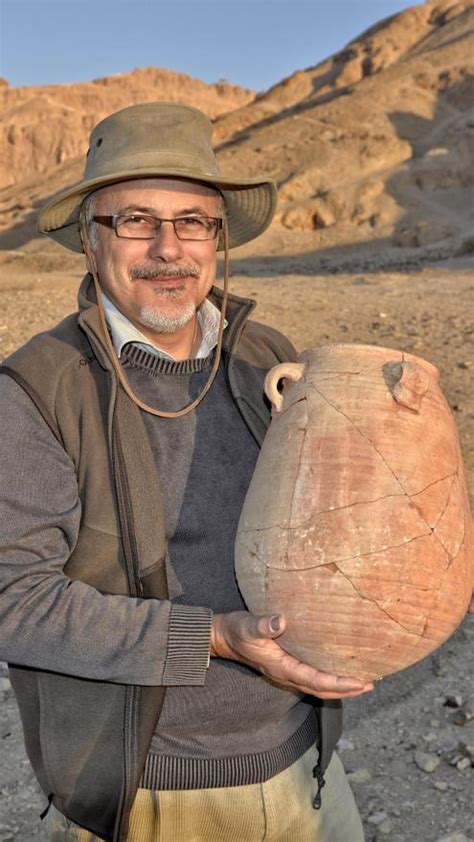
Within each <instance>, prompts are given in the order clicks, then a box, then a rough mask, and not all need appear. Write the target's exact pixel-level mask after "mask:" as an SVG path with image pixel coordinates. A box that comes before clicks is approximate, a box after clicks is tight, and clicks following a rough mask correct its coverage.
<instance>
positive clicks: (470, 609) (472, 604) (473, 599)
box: [467, 590, 474, 614]
mask: <svg viewBox="0 0 474 842" xmlns="http://www.w3.org/2000/svg"><path fill="white" fill-rule="evenodd" d="M467 613H468V614H474V590H473V592H472V596H471V601H470V603H469V605H468V607H467Z"/></svg>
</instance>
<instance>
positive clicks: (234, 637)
mask: <svg viewBox="0 0 474 842" xmlns="http://www.w3.org/2000/svg"><path fill="white" fill-rule="evenodd" d="M285 628H286V621H285V618H284V617H282V616H281V615H280V616H279V615H273V616H272V617H268V616H265V617H256V616H255V614H250V613H249V612H248V611H234V612H232V613H231V614H215V615H214V619H213V623H212V631H211V658H229V659H230V660H232V661H239V662H240V663H242V664H247V666H249V667H253V669H256V670H258V671H259V672H261V673H262V674H263V675H264V676H266V677H267V678H269V679H270V680H271V681H274V682H275V683H277V684H282V685H284V686H285V687H291V688H292V689H293V690H299V691H300V692H301V693H309V694H310V695H311V696H318V697H319V698H320V699H347V698H349V697H350V696H359V695H360V694H361V693H366V692H367V691H368V690H373V687H374V685H373V684H372V682H370V681H369V682H365V683H364V682H363V681H359V680H358V679H357V678H344V677H343V676H338V675H331V674H330V673H327V672H322V671H321V670H317V669H315V668H314V667H310V666H309V664H304V663H302V662H301V661H299V660H298V659H297V658H293V656H292V655H289V654H288V652H285V650H284V649H282V648H281V646H279V645H278V643H277V642H276V640H275V638H276V637H279V636H280V635H281V634H283V632H284V631H285Z"/></svg>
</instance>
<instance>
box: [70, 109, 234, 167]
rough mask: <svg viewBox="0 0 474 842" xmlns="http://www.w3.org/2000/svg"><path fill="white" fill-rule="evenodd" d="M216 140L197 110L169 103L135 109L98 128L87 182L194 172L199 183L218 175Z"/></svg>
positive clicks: (92, 139) (88, 162)
mask: <svg viewBox="0 0 474 842" xmlns="http://www.w3.org/2000/svg"><path fill="white" fill-rule="evenodd" d="M211 138H212V124H211V121H210V120H209V118H208V117H207V116H206V115H205V114H203V113H202V111H198V110H197V109H196V108H192V107H190V106H186V105H178V104H176V103H170V102H147V103H141V104H140V105H132V106H130V107H128V108H123V109H122V110H121V111H117V112H116V113H115V114H111V115H110V116H109V117H106V118H105V119H104V120H102V121H101V122H100V123H98V125H97V126H95V128H94V130H93V131H92V134H91V136H90V146H89V150H88V152H87V159H86V167H85V171H84V179H85V180H89V179H95V178H106V177H107V176H109V175H110V176H111V175H113V174H114V173H118V172H125V171H128V172H131V171H133V170H137V171H145V170H147V169H149V170H150V171H151V170H154V169H174V170H175V171H176V174H177V175H178V174H179V173H180V172H182V173H183V175H186V174H188V173H190V172H193V173H194V174H195V178H196V179H197V180H198V179H199V175H202V176H203V177H209V176H210V177H212V176H217V175H219V168H218V165H217V161H216V157H215V155H214V151H213V149H212V145H211Z"/></svg>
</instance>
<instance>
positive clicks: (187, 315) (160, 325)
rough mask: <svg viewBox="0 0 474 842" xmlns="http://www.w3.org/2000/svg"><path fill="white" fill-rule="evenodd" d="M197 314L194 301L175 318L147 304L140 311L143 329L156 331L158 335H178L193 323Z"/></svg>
mask: <svg viewBox="0 0 474 842" xmlns="http://www.w3.org/2000/svg"><path fill="white" fill-rule="evenodd" d="M195 313H196V306H195V304H193V302H192V301H190V302H189V304H187V305H186V307H185V309H184V310H182V311H181V313H177V314H176V315H175V316H169V315H167V314H166V313H160V312H159V311H158V310H155V308H154V307H151V306H150V305H149V304H147V305H146V306H145V307H142V309H141V310H140V324H142V325H143V327H148V328H151V330H156V332H157V333H176V331H178V330H180V329H181V328H183V327H184V326H185V325H187V324H188V322H190V321H191V319H192V318H193V316H194V315H195Z"/></svg>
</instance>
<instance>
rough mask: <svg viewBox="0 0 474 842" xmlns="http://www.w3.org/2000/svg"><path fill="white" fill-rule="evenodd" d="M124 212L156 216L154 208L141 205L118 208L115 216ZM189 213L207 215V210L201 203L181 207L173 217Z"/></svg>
mask: <svg viewBox="0 0 474 842" xmlns="http://www.w3.org/2000/svg"><path fill="white" fill-rule="evenodd" d="M124 213H146V214H148V215H149V216H156V210H155V208H148V207H143V206H141V205H127V207H125V208H120V209H119V210H118V211H117V212H116V215H117V216H121V215H122V214H124ZM191 214H199V216H209V215H210V214H209V211H207V210H205V208H203V207H202V206H201V205H193V206H192V207H190V208H181V209H180V210H179V211H178V212H177V213H176V214H175V217H179V216H191Z"/></svg>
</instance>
